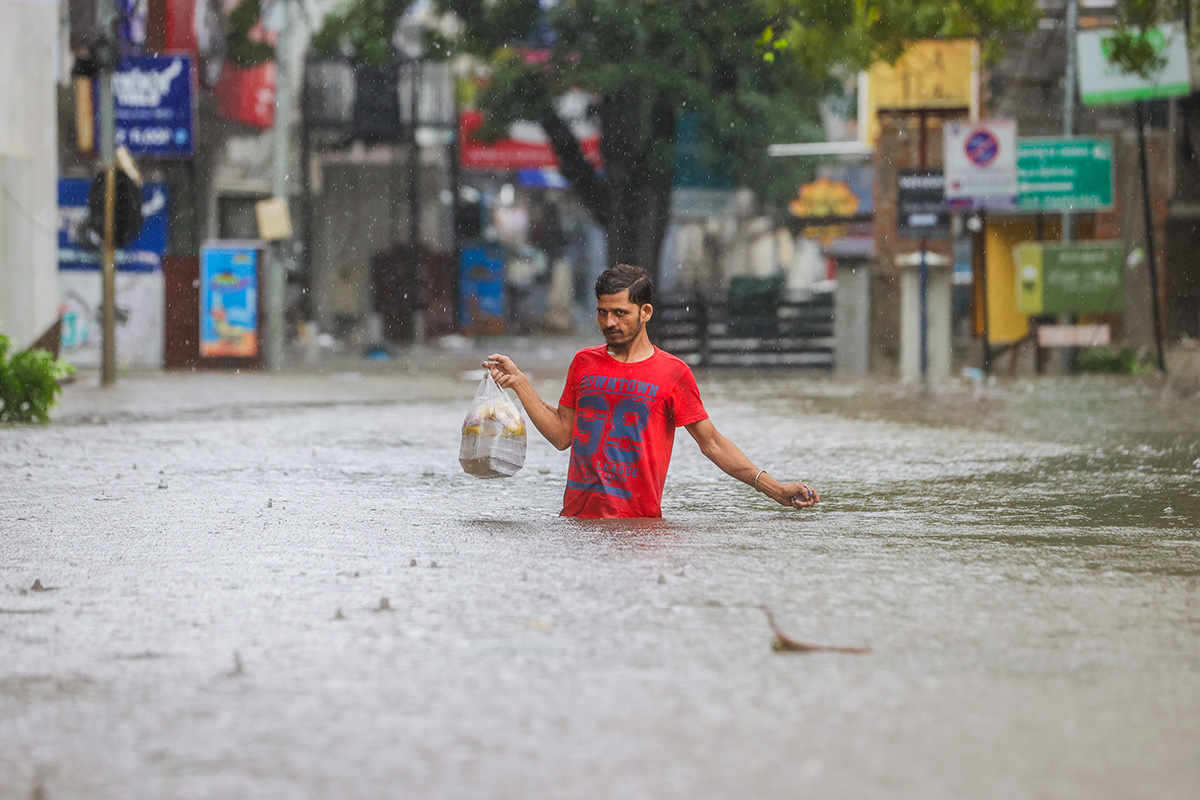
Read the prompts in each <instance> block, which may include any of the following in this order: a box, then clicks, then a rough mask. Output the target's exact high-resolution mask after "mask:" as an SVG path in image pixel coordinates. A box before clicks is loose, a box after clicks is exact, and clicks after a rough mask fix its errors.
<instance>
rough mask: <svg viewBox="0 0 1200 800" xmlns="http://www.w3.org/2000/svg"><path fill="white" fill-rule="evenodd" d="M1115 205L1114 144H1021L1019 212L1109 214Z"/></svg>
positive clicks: (1059, 141)
mask: <svg viewBox="0 0 1200 800" xmlns="http://www.w3.org/2000/svg"><path fill="white" fill-rule="evenodd" d="M1112 204H1113V151H1112V142H1110V141H1109V140H1107V139H1019V140H1017V209H1018V210H1020V211H1106V210H1108V209H1110V208H1112Z"/></svg>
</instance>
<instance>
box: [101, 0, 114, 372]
mask: <svg viewBox="0 0 1200 800" xmlns="http://www.w3.org/2000/svg"><path fill="white" fill-rule="evenodd" d="M114 16H115V13H114V7H113V0H97V3H96V22H97V25H98V27H99V28H100V36H101V37H102V41H103V44H102V45H101V47H103V48H105V49H106V50H107V51H108V52H112V51H115V50H116V48H117V43H116V42H114V41H113V40H112V35H113V17H114ZM98 61H99V63H100V72H99V75H98V76H97V78H96V80H97V89H98V94H99V102H100V130H99V132H98V133H99V135H100V163H101V164H102V165H103V166H104V251H103V253H102V257H101V264H100V274H101V282H102V283H101V285H102V289H101V306H102V309H103V310H102V313H101V324H102V326H103V347H102V349H101V354H100V382H101V384H102V385H103V386H112V385H113V384H114V383H116V381H117V338H116V327H117V312H116V294H117V279H116V252H115V248H114V246H113V240H114V231H113V227H114V220H113V215H114V207H115V205H116V188H117V186H116V184H117V174H116V169H117V158H116V155H117V152H116V151H117V147H116V122H115V120H114V112H113V73H112V70H113V65H112V64H111V63H109V59H108V58H107V57H101V58H99V59H98Z"/></svg>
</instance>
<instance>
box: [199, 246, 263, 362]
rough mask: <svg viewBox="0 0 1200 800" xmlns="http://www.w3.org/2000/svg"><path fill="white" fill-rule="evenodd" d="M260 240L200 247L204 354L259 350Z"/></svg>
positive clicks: (220, 355) (228, 355)
mask: <svg viewBox="0 0 1200 800" xmlns="http://www.w3.org/2000/svg"><path fill="white" fill-rule="evenodd" d="M258 248H259V244H258V243H257V242H222V243H219V244H211V245H205V246H203V247H202V248H201V249H200V356H201V358H252V357H254V356H256V355H257V354H258V261H259V249H258Z"/></svg>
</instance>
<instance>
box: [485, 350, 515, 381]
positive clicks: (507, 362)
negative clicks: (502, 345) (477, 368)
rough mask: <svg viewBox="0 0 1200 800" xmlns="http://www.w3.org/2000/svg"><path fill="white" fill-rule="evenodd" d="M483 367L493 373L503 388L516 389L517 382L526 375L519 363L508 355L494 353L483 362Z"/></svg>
mask: <svg viewBox="0 0 1200 800" xmlns="http://www.w3.org/2000/svg"><path fill="white" fill-rule="evenodd" d="M483 368H484V369H486V370H487V371H488V372H490V373H492V378H494V379H495V381H496V383H498V384H500V387H501V388H503V389H515V388H516V385H517V383H518V382H519V381H520V380H521V379H522V378H524V377H525V375H524V374H523V373H522V372H521V370H519V369H517V365H516V364H514V363H513V360H512V359H511V358H509V357H508V356H506V355H501V354H500V353H492V354H491V355H490V356H488V357H487V361H484V362H483Z"/></svg>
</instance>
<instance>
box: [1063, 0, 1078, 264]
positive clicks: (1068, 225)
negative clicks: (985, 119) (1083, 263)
mask: <svg viewBox="0 0 1200 800" xmlns="http://www.w3.org/2000/svg"><path fill="white" fill-rule="evenodd" d="M1065 27H1066V32H1067V70H1066V75H1065V76H1064V78H1063V135H1064V136H1066V137H1067V138H1068V139H1069V138H1071V137H1072V136H1074V135H1075V84H1076V83H1077V79H1076V76H1075V70H1076V63H1075V62H1076V55H1075V31H1076V30H1077V29H1078V28H1079V0H1067V17H1066V24H1065ZM1073 227H1074V218H1073V217H1072V216H1071V212H1070V211H1064V212H1063V215H1062V242H1063V244H1070V243H1071V240H1072V238H1073V236H1074V233H1075V232H1074V230H1073Z"/></svg>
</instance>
